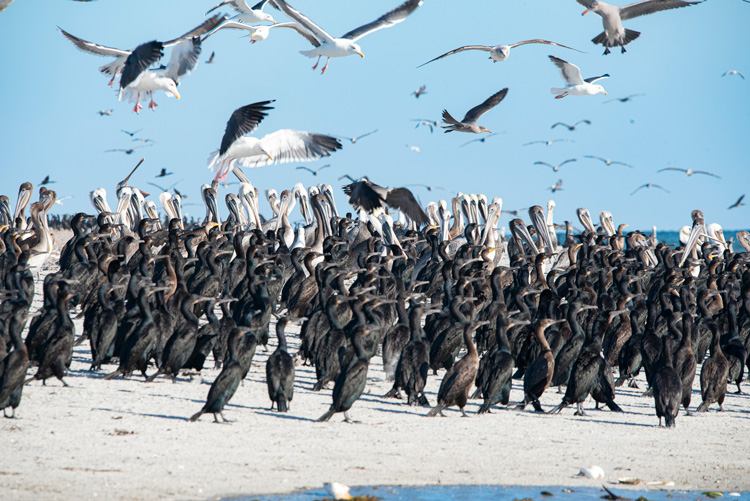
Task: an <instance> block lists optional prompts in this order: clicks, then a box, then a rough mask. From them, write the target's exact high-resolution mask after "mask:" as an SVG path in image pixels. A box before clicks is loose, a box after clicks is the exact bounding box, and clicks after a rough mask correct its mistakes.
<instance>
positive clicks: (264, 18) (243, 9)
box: [206, 0, 276, 24]
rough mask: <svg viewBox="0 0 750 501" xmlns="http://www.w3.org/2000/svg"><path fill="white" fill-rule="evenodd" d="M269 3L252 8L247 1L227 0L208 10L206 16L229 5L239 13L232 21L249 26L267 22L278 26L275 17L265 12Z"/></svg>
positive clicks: (261, 2)
mask: <svg viewBox="0 0 750 501" xmlns="http://www.w3.org/2000/svg"><path fill="white" fill-rule="evenodd" d="M267 2H268V0H261V1H260V2H258V3H256V4H255V5H253V6H252V7H250V6H249V5H248V4H247V1H246V0H226V1H224V2H221V3H220V4H218V5H217V6H216V7H211V8H210V9H208V11H207V12H206V15H208V14H210V13H211V12H213V11H215V10H216V9H218V8H219V7H223V6H224V5H229V6H230V7H232V8H233V9H234V10H235V11H236V12H237V14H236V15H235V16H232V17H231V19H236V20H237V21H240V22H243V23H248V24H255V23H265V22H269V23H274V24H276V21H274V19H273V16H272V15H271V14H266V13H265V12H263V7H264V6H265V5H266V3H267Z"/></svg>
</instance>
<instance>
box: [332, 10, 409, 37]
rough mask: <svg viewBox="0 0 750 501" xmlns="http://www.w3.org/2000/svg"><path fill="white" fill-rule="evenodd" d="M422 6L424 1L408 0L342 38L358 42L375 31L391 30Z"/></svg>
mask: <svg viewBox="0 0 750 501" xmlns="http://www.w3.org/2000/svg"><path fill="white" fill-rule="evenodd" d="M420 5H422V0H406V2H404V3H402V4H401V5H399V6H398V7H396V8H395V9H393V10H392V11H390V12H387V13H385V14H383V15H382V16H380V17H379V18H377V19H376V20H374V21H373V22H371V23H367V24H365V25H362V26H360V27H359V28H355V29H353V30H351V31H350V32H348V33H345V34H344V35H343V36H342V37H341V38H348V39H350V40H354V41H356V40H359V39H360V38H362V37H363V36H365V35H368V34H370V33H372V32H373V31H378V30H381V29H383V28H390V27H391V26H393V25H394V24H398V23H400V22H401V21H403V20H404V19H406V17H407V16H408V15H409V14H411V13H412V12H414V11H415V10H416V8H417V7H419V6H420Z"/></svg>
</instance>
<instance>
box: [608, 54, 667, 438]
mask: <svg viewBox="0 0 750 501" xmlns="http://www.w3.org/2000/svg"><path fill="white" fill-rule="evenodd" d="M607 54H609V47H605V48H604V54H602V55H604V56H606V55H607ZM659 426H661V425H659Z"/></svg>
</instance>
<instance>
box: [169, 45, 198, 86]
mask: <svg viewBox="0 0 750 501" xmlns="http://www.w3.org/2000/svg"><path fill="white" fill-rule="evenodd" d="M200 53H201V39H200V38H199V37H194V38H192V39H190V40H183V41H182V42H180V43H178V44H177V45H176V46H175V48H174V49H172V55H171V56H170V57H169V64H168V65H167V70H166V71H165V72H164V74H165V75H166V76H167V77H169V78H171V79H172V80H174V82H175V83H180V78H182V77H184V76H185V75H187V74H188V73H190V72H191V71H193V69H195V67H196V66H197V65H198V56H200Z"/></svg>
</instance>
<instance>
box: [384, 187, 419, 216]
mask: <svg viewBox="0 0 750 501" xmlns="http://www.w3.org/2000/svg"><path fill="white" fill-rule="evenodd" d="M385 203H387V204H388V205H389V206H391V207H395V208H397V209H398V210H400V211H402V212H403V213H404V214H406V215H407V216H409V219H411V220H412V221H414V222H416V223H417V224H427V223H429V222H430V219H429V218H428V217H427V214H425V213H424V211H423V210H422V207H420V206H419V202H417V199H416V198H414V195H413V194H412V192H411V191H409V190H408V189H407V188H394V189H392V190H390V191H389V192H388V195H387V196H386V198H385Z"/></svg>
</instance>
